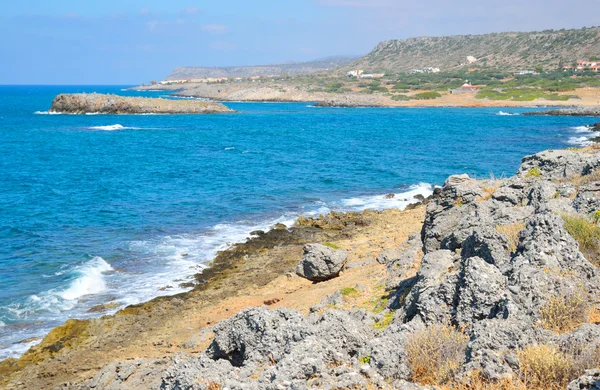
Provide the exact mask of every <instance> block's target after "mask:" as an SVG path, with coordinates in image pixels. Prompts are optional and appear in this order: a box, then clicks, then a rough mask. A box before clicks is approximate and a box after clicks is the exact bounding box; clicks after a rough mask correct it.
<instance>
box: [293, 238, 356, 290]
mask: <svg viewBox="0 0 600 390" xmlns="http://www.w3.org/2000/svg"><path fill="white" fill-rule="evenodd" d="M347 261H348V253H346V252H344V251H340V250H333V249H331V248H329V247H326V246H325V245H321V244H306V245H304V256H303V257H302V260H301V261H300V263H298V266H297V267H296V274H298V276H301V277H303V278H306V279H308V280H312V281H313V282H322V281H324V280H328V279H332V278H335V277H336V276H338V275H339V274H340V271H342V269H343V268H344V266H345V265H346V262H347Z"/></svg>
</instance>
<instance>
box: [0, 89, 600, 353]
mask: <svg viewBox="0 0 600 390" xmlns="http://www.w3.org/2000/svg"><path fill="white" fill-rule="evenodd" d="M74 92H98V93H114V94H118V95H130V96H150V97H165V98H170V97H169V96H168V95H165V92H162V91H148V92H134V91H129V90H128V89H127V86H0V360H2V359H4V358H8V357H17V356H19V355H20V354H22V353H23V352H24V351H26V350H27V349H28V348H29V347H31V346H32V345H34V344H36V343H38V342H39V341H40V338H41V337H43V336H44V335H45V334H46V333H47V332H48V331H49V330H50V329H51V328H53V327H55V326H57V325H60V324H61V323H63V322H64V321H65V320H67V319H69V318H90V317H94V316H99V315H101V314H106V313H93V312H89V310H90V308H92V307H94V306H96V305H99V304H107V303H110V304H111V307H112V309H111V310H110V311H109V312H108V313H111V312H114V311H116V310H118V309H119V308H122V307H124V306H126V305H130V304H135V303H140V302H143V301H147V300H149V299H151V298H154V297H157V296H161V295H170V294H175V293H179V292H182V291H185V290H188V289H189V287H185V286H186V283H187V282H190V281H193V275H194V274H196V273H198V272H200V271H201V270H202V269H203V268H205V267H206V266H207V265H208V264H209V262H210V261H211V260H212V259H213V257H214V255H215V253H216V252H217V251H219V250H223V249H225V248H227V247H229V246H230V245H231V244H233V243H236V242H241V241H244V240H245V239H247V238H248V237H249V232H251V231H254V230H257V229H262V230H266V229H269V228H270V227H271V226H272V225H274V224H276V223H283V224H286V225H288V226H290V225H291V224H293V221H294V220H295V219H296V218H297V217H298V216H300V215H307V216H317V215H319V214H324V213H327V212H329V211H331V210H337V211H357V210H364V209H366V208H369V209H385V208H392V207H398V208H403V207H405V206H406V205H407V204H409V203H413V202H414V201H415V200H414V196H415V195H417V194H422V195H429V194H431V192H432V190H433V188H434V187H435V186H439V185H442V184H443V183H444V180H445V179H446V178H447V176H449V175H451V174H458V173H467V174H469V175H471V176H472V177H477V178H488V177H496V178H501V177H506V176H511V175H513V174H514V173H515V172H516V170H517V169H518V167H519V164H520V161H521V158H522V157H523V156H525V155H528V154H532V153H536V152H539V151H542V150H544V149H548V148H565V147H569V146H580V145H585V144H587V143H589V142H590V141H589V138H590V137H591V136H592V134H593V133H592V132H590V131H589V130H588V129H587V128H586V127H585V126H586V125H589V124H591V123H594V122H595V121H598V119H597V118H585V117H584V118H581V117H579V118H574V117H530V116H523V115H521V114H522V113H523V112H524V111H525V110H524V109H502V111H500V110H499V109H497V108H496V109H492V108H489V109H488V108H320V107H319V108H318V107H315V106H314V105H313V104H312V103H310V102H307V103H225V104H226V105H227V106H229V107H230V108H232V109H234V110H236V111H237V112H236V113H235V114H216V115H67V114H60V113H51V112H49V111H48V109H49V107H50V104H51V102H52V99H53V97H54V96H55V95H56V94H59V93H74ZM388 193H394V194H396V196H395V197H394V198H393V199H387V198H386V196H385V195H386V194H388Z"/></svg>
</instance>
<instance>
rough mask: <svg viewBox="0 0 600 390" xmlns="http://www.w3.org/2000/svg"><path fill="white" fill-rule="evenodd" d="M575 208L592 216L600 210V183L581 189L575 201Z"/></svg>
mask: <svg viewBox="0 0 600 390" xmlns="http://www.w3.org/2000/svg"><path fill="white" fill-rule="evenodd" d="M573 207H574V208H575V210H577V212H579V213H582V214H586V215H587V214H591V213H594V212H596V211H598V210H600V181H596V182H593V183H590V184H587V185H584V186H582V187H581V188H579V192H578V193H577V196H576V197H575V199H574V200H573Z"/></svg>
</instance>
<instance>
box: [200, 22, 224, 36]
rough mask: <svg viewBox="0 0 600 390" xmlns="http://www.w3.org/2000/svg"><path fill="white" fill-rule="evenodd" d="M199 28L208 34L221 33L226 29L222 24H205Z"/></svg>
mask: <svg viewBox="0 0 600 390" xmlns="http://www.w3.org/2000/svg"><path fill="white" fill-rule="evenodd" d="M201 29H202V31H204V32H207V33H209V34H223V33H224V32H226V31H227V30H228V28H227V26H225V25H224V24H205V25H203V26H202V27H201Z"/></svg>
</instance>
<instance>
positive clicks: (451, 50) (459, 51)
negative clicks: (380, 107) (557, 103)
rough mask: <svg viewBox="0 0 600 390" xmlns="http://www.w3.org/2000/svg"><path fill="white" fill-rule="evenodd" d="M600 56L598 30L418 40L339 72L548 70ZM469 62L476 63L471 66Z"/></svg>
mask: <svg viewBox="0 0 600 390" xmlns="http://www.w3.org/2000/svg"><path fill="white" fill-rule="evenodd" d="M592 56H599V57H600V28H599V27H590V28H582V29H578V30H564V29H563V30H546V31H540V32H506V33H494V34H485V35H457V36H448V37H421V38H409V39H406V40H391V41H384V42H381V43H380V44H378V45H377V47H375V49H373V51H371V52H370V53H369V54H367V55H366V56H364V57H362V58H360V59H358V60H356V61H354V62H352V63H350V64H348V65H344V66H342V68H341V69H340V70H345V71H348V70H355V69H363V70H366V71H374V72H375V71H383V72H385V71H392V72H400V71H410V70H412V69H421V68H425V67H435V68H440V69H441V70H442V71H449V70H454V69H457V68H460V67H461V66H468V65H470V66H476V65H478V66H486V67H489V68H498V69H502V70H521V69H527V68H534V67H535V66H537V65H541V66H543V67H544V68H546V69H551V68H557V67H558V66H559V64H564V65H571V64H572V63H574V62H576V61H577V60H580V59H585V60H587V59H589V58H590V57H592ZM467 57H470V60H471V61H473V60H474V59H477V61H475V62H473V63H472V64H469V61H468V60H467Z"/></svg>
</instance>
